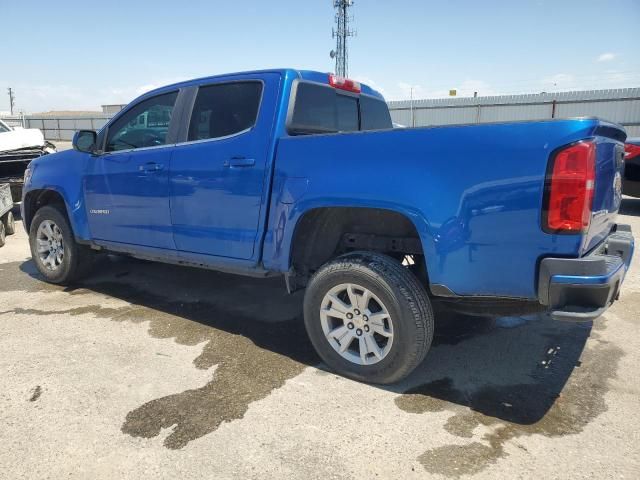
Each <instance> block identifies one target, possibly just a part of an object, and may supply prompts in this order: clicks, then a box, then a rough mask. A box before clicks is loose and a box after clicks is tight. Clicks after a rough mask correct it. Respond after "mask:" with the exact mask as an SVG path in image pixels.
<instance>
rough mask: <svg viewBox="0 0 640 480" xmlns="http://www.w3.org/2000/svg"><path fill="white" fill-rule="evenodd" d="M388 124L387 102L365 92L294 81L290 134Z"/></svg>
mask: <svg viewBox="0 0 640 480" xmlns="http://www.w3.org/2000/svg"><path fill="white" fill-rule="evenodd" d="M383 128H392V123H391V116H390V115H389V109H388V108H387V104H386V103H385V102H384V101H383V100H380V99H377V98H374V97H370V96H367V95H360V96H352V95H345V94H344V93H342V92H339V91H337V90H336V89H335V88H332V87H330V86H324V85H318V84H315V83H307V82H300V83H298V87H297V91H296V98H295V103H294V106H293V113H292V115H291V119H290V123H289V131H290V132H291V133H293V134H310V133H335V132H354V131H358V130H375V129H383Z"/></svg>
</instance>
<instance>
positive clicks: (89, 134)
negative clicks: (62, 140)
mask: <svg viewBox="0 0 640 480" xmlns="http://www.w3.org/2000/svg"><path fill="white" fill-rule="evenodd" d="M97 138H98V134H97V133H96V132H95V131H93V130H79V131H77V132H76V133H75V134H74V135H73V148H74V149H76V150H78V151H79V152H84V153H95V151H96V140H97Z"/></svg>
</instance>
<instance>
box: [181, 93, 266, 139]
mask: <svg viewBox="0 0 640 480" xmlns="http://www.w3.org/2000/svg"><path fill="white" fill-rule="evenodd" d="M261 96H262V82H256V81H250V82H233V83H222V84H219V85H209V86H207V87H200V89H199V90H198V95H197V96H196V101H195V104H194V106H193V113H192V114H191V121H190V122H189V137H188V140H189V141H193V140H206V139H209V138H222V137H228V136H229V135H234V134H236V133H240V132H243V131H245V130H247V129H249V128H251V127H253V126H254V125H255V123H256V119H257V118H258V109H259V107H260V98H261Z"/></svg>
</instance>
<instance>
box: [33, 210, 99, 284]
mask: <svg viewBox="0 0 640 480" xmlns="http://www.w3.org/2000/svg"><path fill="white" fill-rule="evenodd" d="M29 245H30V247H31V256H32V258H33V261H34V262H35V264H36V267H37V268H38V271H39V272H40V273H41V274H42V276H44V277H45V279H46V280H47V281H48V282H51V283H57V284H66V283H70V282H73V281H74V280H77V279H79V278H80V277H81V276H82V275H84V274H85V273H86V272H87V271H88V270H89V268H90V266H91V263H92V257H93V256H92V252H91V251H90V250H89V249H88V248H87V247H85V246H83V245H79V244H78V243H76V241H75V239H74V237H73V232H72V230H71V227H70V225H69V222H68V220H67V217H66V215H65V214H64V213H63V212H61V211H60V210H59V209H58V208H56V207H54V206H50V205H48V206H46V207H42V208H41V209H40V210H38V211H37V212H36V214H35V215H34V217H33V221H32V222H31V228H30V230H29Z"/></svg>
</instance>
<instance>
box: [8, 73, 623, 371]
mask: <svg viewBox="0 0 640 480" xmlns="http://www.w3.org/2000/svg"><path fill="white" fill-rule="evenodd" d="M625 138H626V134H625V131H624V130H623V129H622V128H621V127H619V126H617V125H614V124H611V123H607V122H604V121H601V120H598V119H595V118H580V119H569V120H549V121H539V122H511V123H497V124H482V125H465V126H439V127H428V128H409V129H394V128H392V122H391V118H390V115H389V110H388V108H387V105H386V103H385V102H384V99H383V98H382V96H381V95H380V94H379V93H377V92H376V91H374V90H372V89H371V88H369V87H367V86H365V85H361V84H359V83H358V82H355V81H352V80H349V79H344V78H340V77H336V76H334V75H328V74H323V73H317V72H310V71H297V70H290V69H283V70H268V71H256V72H245V73H237V74H230V75H222V76H215V77H208V78H202V79H197V80H192V81H187V82H182V83H178V84H174V85H170V86H167V87H163V88H160V89H157V90H154V91H152V92H149V93H147V94H145V95H143V96H141V97H140V98H138V99H136V100H134V101H133V102H132V103H131V104H130V105H129V106H127V107H126V108H125V109H124V110H123V111H122V112H120V113H119V114H118V115H116V116H115V117H114V118H113V119H112V120H111V121H110V122H109V123H108V124H107V125H106V126H105V127H104V128H103V129H102V130H101V131H100V132H93V131H80V132H78V133H76V135H75V138H74V142H73V143H74V149H73V150H69V151H65V152H60V153H57V154H53V155H48V156H46V157H42V158H39V159H37V160H34V161H33V162H32V163H31V165H30V167H29V169H28V170H27V172H26V174H25V187H24V194H23V201H22V207H21V208H22V218H23V220H24V226H25V228H26V229H27V231H28V232H29V239H30V246H31V252H32V255H33V259H34V262H35V264H36V266H37V268H38V270H39V271H40V273H41V274H42V276H43V277H44V279H45V280H47V281H49V282H53V283H58V284H64V283H69V282H73V281H75V280H77V279H78V278H79V277H80V276H81V275H84V274H86V273H87V272H88V271H89V270H90V267H91V264H92V258H94V257H95V253H96V252H99V251H106V252H112V253H117V254H123V255H130V256H133V257H137V258H143V259H150V260H156V261H160V262H169V263H175V264H180V265H187V266H191V267H201V268H208V269H213V270H220V271H225V272H233V273H236V274H240V275H250V276H258V277H267V276H273V275H280V276H283V277H284V279H285V284H286V287H287V288H288V290H289V291H295V290H298V289H305V293H304V321H305V324H306V328H307V331H308V334H309V336H310V338H311V340H312V343H313V345H314V347H315V348H316V349H317V351H318V354H319V355H320V357H321V358H322V359H323V360H324V361H325V362H326V364H327V365H329V366H330V367H331V368H333V369H334V370H335V371H337V372H339V373H341V374H343V375H345V376H347V377H350V378H354V379H358V380H363V381H369V382H374V383H392V382H396V381H398V380H400V379H402V378H403V377H405V376H406V375H408V374H409V373H410V372H411V371H412V370H413V369H414V368H415V367H416V366H417V365H418V364H419V363H420V362H421V361H422V360H423V358H424V357H425V355H426V353H427V350H428V349H429V346H430V344H431V340H432V337H433V328H434V315H433V310H432V305H434V304H436V303H437V304H438V305H440V306H443V307H448V308H452V309H455V310H458V311H465V312H468V313H471V314H473V313H475V314H483V315H487V314H495V315H501V314H512V313H515V312H517V313H522V312H538V311H540V312H541V311H548V312H550V315H551V316H553V317H554V318H556V319H564V320H591V319H595V318H597V317H598V316H599V315H601V314H602V313H603V312H604V311H605V309H606V308H607V307H608V306H609V305H610V304H611V303H612V302H613V301H614V300H615V299H616V298H617V297H618V295H619V292H620V288H621V285H622V282H623V280H624V277H625V274H626V272H627V269H628V267H629V264H630V261H631V257H632V254H633V237H632V235H631V231H630V228H629V227H628V226H626V225H620V224H617V223H616V214H617V211H618V208H619V206H620V202H621V188H622V171H623V168H624V141H625ZM439 310H440V308H439Z"/></svg>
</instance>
